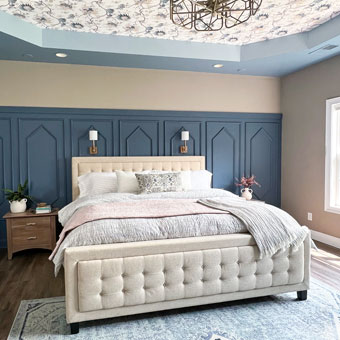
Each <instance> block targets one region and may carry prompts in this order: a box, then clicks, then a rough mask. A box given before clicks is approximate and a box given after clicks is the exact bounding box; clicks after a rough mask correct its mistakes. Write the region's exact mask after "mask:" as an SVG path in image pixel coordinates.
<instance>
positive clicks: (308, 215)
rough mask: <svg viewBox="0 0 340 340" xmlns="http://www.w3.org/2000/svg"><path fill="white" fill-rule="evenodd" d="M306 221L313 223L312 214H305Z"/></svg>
mask: <svg viewBox="0 0 340 340" xmlns="http://www.w3.org/2000/svg"><path fill="white" fill-rule="evenodd" d="M307 220H308V221H313V214H312V213H310V212H309V213H307Z"/></svg>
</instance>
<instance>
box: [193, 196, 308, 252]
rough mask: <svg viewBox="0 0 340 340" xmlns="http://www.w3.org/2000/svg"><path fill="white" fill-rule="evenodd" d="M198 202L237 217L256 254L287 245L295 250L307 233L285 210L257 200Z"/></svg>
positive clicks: (284, 248) (233, 199) (306, 229)
mask: <svg viewBox="0 0 340 340" xmlns="http://www.w3.org/2000/svg"><path fill="white" fill-rule="evenodd" d="M198 203H201V204H204V205H206V206H209V207H211V208H215V209H219V210H224V211H228V212H229V213H230V214H232V215H234V216H236V217H237V218H238V219H240V220H241V221H242V222H243V223H244V224H245V226H246V227H247V229H248V231H249V233H250V234H251V235H252V236H253V237H254V239H255V242H256V244H257V246H258V248H259V251H260V257H261V258H262V257H263V256H272V255H274V254H275V253H277V252H280V251H285V250H286V249H287V248H289V247H293V250H296V249H297V248H298V247H299V246H300V245H301V243H302V242H303V241H304V239H305V238H306V235H307V234H308V233H309V230H308V228H307V227H301V226H300V224H299V223H298V222H297V221H296V220H295V219H294V218H293V217H292V216H290V215H289V214H288V213H286V212H285V211H283V210H281V209H279V208H276V207H274V206H272V205H269V204H265V203H264V202H260V201H246V200H245V199H243V198H237V197H235V198H234V197H231V198H229V197H228V198H216V199H201V200H198Z"/></svg>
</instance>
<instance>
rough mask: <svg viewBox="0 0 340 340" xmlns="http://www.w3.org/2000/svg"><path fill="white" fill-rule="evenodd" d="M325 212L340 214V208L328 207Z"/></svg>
mask: <svg viewBox="0 0 340 340" xmlns="http://www.w3.org/2000/svg"><path fill="white" fill-rule="evenodd" d="M325 211H326V212H330V213H333V214H340V207H326V208H325Z"/></svg>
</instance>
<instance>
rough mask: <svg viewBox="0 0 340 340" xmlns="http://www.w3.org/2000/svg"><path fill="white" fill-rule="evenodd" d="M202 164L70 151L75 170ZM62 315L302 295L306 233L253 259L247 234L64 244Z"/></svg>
mask: <svg viewBox="0 0 340 340" xmlns="http://www.w3.org/2000/svg"><path fill="white" fill-rule="evenodd" d="M203 169H205V158H204V157H203V156H183V157H76V158H73V159H72V196H73V200H75V199H76V198H77V197H78V195H79V188H78V182H77V179H78V176H81V175H83V174H86V173H88V172H112V171H116V170H124V171H143V170H166V171H185V170H203ZM64 269H65V295H66V319H67V323H69V324H70V325H71V333H72V334H74V333H77V332H78V331H79V322H82V321H88V320H95V319H103V318H113V317H119V316H123V315H131V314H139V313H148V312H154V311H160V310H167V309H173V308H182V307H189V306H197V305H204V304H212V303H218V302H224V301H232V300H239V299H246V298H252V297H260V296H267V295H273V294H279V293H285V292H293V291H296V292H297V297H298V299H299V300H304V299H306V298H307V290H308V288H309V276H310V236H309V235H308V236H306V238H305V239H304V241H303V243H302V244H301V245H300V246H299V247H298V249H294V251H293V249H291V248H289V249H286V250H285V251H282V252H279V253H277V254H275V255H273V256H271V257H269V256H264V257H262V258H260V256H259V250H258V247H257V245H256V243H255V240H254V238H253V237H252V236H251V235H250V234H249V233H233V234H228V235H209V236H197V237H185V238H175V239H161V240H149V241H148V240H146V241H140V242H128V243H115V244H102V245H88V246H81V247H68V248H66V249H65V251H64Z"/></svg>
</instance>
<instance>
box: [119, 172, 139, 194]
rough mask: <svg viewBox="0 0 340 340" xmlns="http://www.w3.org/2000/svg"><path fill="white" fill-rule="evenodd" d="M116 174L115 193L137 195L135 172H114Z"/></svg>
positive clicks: (137, 187)
mask: <svg viewBox="0 0 340 340" xmlns="http://www.w3.org/2000/svg"><path fill="white" fill-rule="evenodd" d="M116 174H117V182H118V187H117V192H129V193H133V194H135V193H138V191H139V185H138V181H137V178H136V176H135V172H132V171H116Z"/></svg>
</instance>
